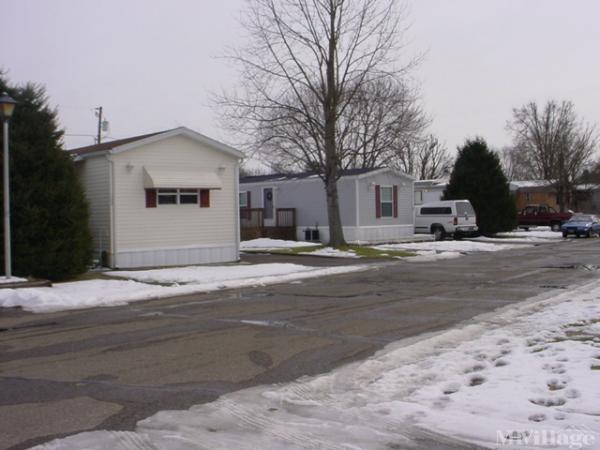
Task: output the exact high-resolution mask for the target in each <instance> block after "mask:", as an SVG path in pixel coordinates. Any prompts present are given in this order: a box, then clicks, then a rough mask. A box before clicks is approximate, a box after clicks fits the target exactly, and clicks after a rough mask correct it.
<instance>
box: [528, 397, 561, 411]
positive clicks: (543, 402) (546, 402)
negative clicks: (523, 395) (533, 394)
mask: <svg viewBox="0 0 600 450" xmlns="http://www.w3.org/2000/svg"><path fill="white" fill-rule="evenodd" d="M529 401H530V402H531V403H533V404H534V405H538V406H546V407H548V408H549V407H551V406H562V405H564V404H565V403H567V401H566V400H565V399H564V398H562V397H552V398H550V397H538V398H530V399H529Z"/></svg>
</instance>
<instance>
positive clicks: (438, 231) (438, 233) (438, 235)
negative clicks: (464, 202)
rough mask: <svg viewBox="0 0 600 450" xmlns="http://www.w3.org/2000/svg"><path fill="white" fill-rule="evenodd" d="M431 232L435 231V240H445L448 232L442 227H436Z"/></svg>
mask: <svg viewBox="0 0 600 450" xmlns="http://www.w3.org/2000/svg"><path fill="white" fill-rule="evenodd" d="M431 232H432V233H433V240H435V241H443V240H444V237H445V236H446V232H445V231H444V229H443V228H442V227H435V228H434V229H433V230H432V231H431Z"/></svg>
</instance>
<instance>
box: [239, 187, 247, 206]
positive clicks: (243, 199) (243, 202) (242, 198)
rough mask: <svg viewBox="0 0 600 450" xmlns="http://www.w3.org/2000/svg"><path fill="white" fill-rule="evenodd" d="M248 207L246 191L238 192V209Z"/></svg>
mask: <svg viewBox="0 0 600 450" xmlns="http://www.w3.org/2000/svg"><path fill="white" fill-rule="evenodd" d="M247 207H248V191H246V192H240V208H247Z"/></svg>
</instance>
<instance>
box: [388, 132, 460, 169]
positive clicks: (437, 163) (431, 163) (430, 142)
mask: <svg viewBox="0 0 600 450" xmlns="http://www.w3.org/2000/svg"><path fill="white" fill-rule="evenodd" d="M393 163H394V165H395V166H396V167H397V168H398V169H400V170H402V171H403V172H405V173H408V174H409V175H412V176H414V177H415V178H417V179H419V180H432V179H435V178H441V177H443V176H445V175H447V174H448V173H449V172H450V170H451V169H452V167H451V166H452V159H451V158H450V155H449V154H448V150H447V149H446V146H445V145H444V144H442V143H441V142H440V141H439V139H438V138H437V137H435V136H434V135H432V134H430V135H428V136H426V137H424V138H420V139H412V140H405V141H404V142H403V143H402V144H401V146H399V147H397V148H396V149H395V154H394V159H393Z"/></svg>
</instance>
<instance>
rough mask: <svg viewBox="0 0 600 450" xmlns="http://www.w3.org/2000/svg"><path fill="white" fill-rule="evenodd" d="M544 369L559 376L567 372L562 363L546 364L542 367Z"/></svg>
mask: <svg viewBox="0 0 600 450" xmlns="http://www.w3.org/2000/svg"><path fill="white" fill-rule="evenodd" d="M542 369H544V370H545V371H547V372H550V373H555V374H557V375H560V374H561V373H565V372H566V370H565V367H564V365H562V364H561V363H554V364H544V365H543V366H542Z"/></svg>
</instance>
